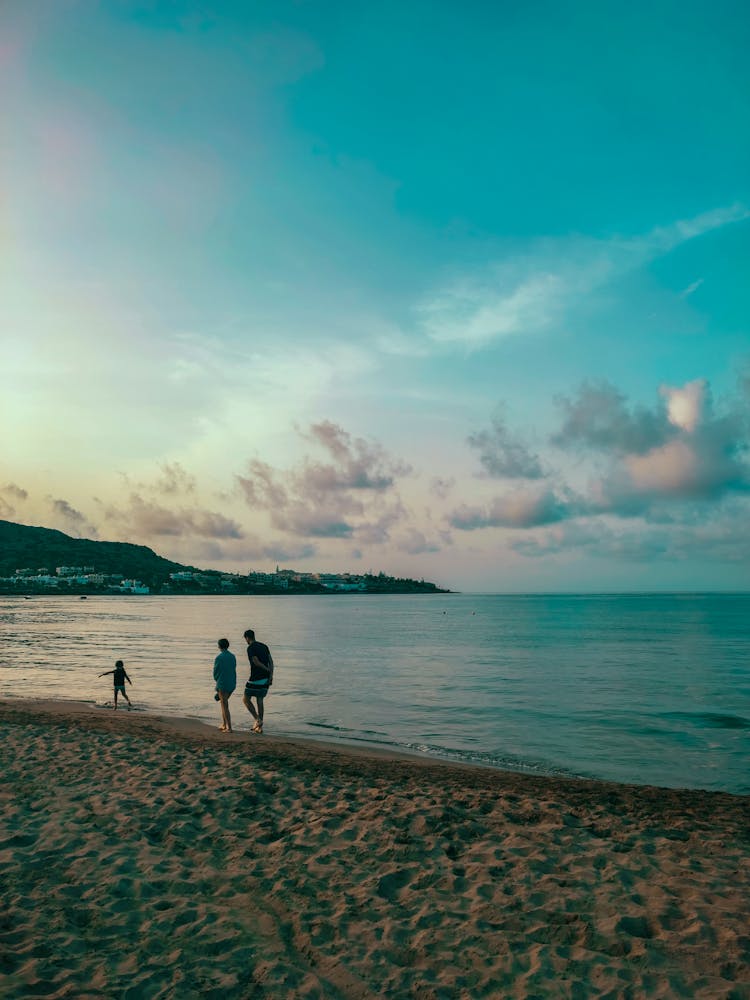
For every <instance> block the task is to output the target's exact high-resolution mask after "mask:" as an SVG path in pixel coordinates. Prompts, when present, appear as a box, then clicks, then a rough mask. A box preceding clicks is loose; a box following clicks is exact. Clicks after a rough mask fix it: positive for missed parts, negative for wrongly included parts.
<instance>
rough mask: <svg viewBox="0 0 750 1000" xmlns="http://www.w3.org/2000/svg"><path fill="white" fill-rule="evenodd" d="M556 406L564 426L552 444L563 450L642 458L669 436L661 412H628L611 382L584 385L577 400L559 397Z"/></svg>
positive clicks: (625, 404) (637, 409) (556, 434)
mask: <svg viewBox="0 0 750 1000" xmlns="http://www.w3.org/2000/svg"><path fill="white" fill-rule="evenodd" d="M557 404H558V407H559V408H560V410H561V411H562V426H561V427H560V429H559V430H558V431H557V432H556V433H554V434H553V435H552V437H551V441H552V444H554V445H557V446H558V447H560V448H581V449H594V450H597V451H603V452H613V453H615V454H629V453H636V454H641V453H644V452H647V451H649V450H650V449H651V448H653V447H655V446H657V445H659V444H661V443H662V442H663V441H664V440H665V438H666V436H667V434H668V427H667V421H666V418H665V416H664V414H663V413H662V412H653V411H650V410H647V409H646V408H645V407H634V408H633V409H632V410H630V409H628V406H627V402H626V399H625V396H624V395H623V394H622V393H621V392H620V391H619V390H618V389H616V388H615V387H614V386H613V385H611V384H610V383H608V382H603V381H602V382H584V383H583V385H581V387H580V388H579V390H578V394H577V396H576V397H574V398H573V399H568V398H567V397H564V396H561V397H558V399H557Z"/></svg>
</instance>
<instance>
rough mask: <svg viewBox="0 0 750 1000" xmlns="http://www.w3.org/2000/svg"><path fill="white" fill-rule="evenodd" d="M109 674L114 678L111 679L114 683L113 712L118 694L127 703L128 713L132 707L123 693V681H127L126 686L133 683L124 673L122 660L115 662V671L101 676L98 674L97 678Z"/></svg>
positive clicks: (106, 671)
mask: <svg viewBox="0 0 750 1000" xmlns="http://www.w3.org/2000/svg"><path fill="white" fill-rule="evenodd" d="M109 674H114V677H113V678H112V679H113V681H114V683H115V712H116V711H117V695H118V694H121V695H122V696H123V698H124V699H125V701H126V702H127V703H128V711H130V709H131V708H132V705H131V703H130V698H128V696H127V694H126V693H125V681H127V682H128V684H132V683H133V682H132V681H131V679H130V678H129V677H128V675H127V674H126V672H125V664H124V663H123V662H122V660H116V661H115V669H114V670H105V671H104V673H103V674H99V676H100V677H107V676H108V675H109Z"/></svg>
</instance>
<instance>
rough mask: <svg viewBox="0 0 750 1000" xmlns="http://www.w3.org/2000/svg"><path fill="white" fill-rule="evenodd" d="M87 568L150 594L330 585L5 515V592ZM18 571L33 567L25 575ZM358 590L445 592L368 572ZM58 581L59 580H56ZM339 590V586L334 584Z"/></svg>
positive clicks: (1, 573) (31, 589)
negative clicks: (233, 568) (249, 572)
mask: <svg viewBox="0 0 750 1000" xmlns="http://www.w3.org/2000/svg"><path fill="white" fill-rule="evenodd" d="M61 566H68V567H81V568H82V569H86V568H88V569H89V570H91V571H93V572H94V573H96V574H101V575H103V576H107V577H109V576H113V575H118V576H119V577H122V578H125V579H127V580H138V581H140V582H141V583H142V584H144V585H145V586H147V587H148V588H149V589H150V591H151V593H172V594H232V593H235V594H280V593H288V594H327V593H331V588H329V587H326V586H324V585H323V584H322V583H319V582H316V581H315V580H310V579H303V580H299V579H296V580H295V579H293V575H292V573H291V571H284V573H283V574H279V575H280V576H285V577H286V579H284V580H283V581H282V582H283V589H282V588H281V587H280V586H279V582H278V581H276V582H272V581H267V582H264V583H260V584H259V583H258V582H257V581H256V580H253V579H252V578H251V577H249V576H244V575H240V574H236V573H235V574H233V573H222V572H220V571H218V570H210V569H197V568H196V567H195V566H184V565H182V564H181V563H177V562H172V561H171V560H170V559H164V558H163V557H162V556H159V555H157V554H156V553H155V552H154V551H153V549H150V548H148V547H147V546H145V545H133V544H132V543H130V542H99V541H93V540H92V539H89V538H71V536H70V535H66V534H64V533H63V532H62V531H55V530H53V529H51V528H38V527H32V526H30V525H26V524H15V523H13V522H12V521H2V520H0V577H7V578H14V579H12V580H11V581H7V582H3V581H2V580H0V593H39V592H46V593H49V591H50V587H49V586H48V585H45V584H44V583H43V582H41V581H35V580H34V579H33V578H32V576H33V575H39V574H45V573H46V574H49V575H50V576H54V575H55V572H56V570H57V568H58V567H61ZM16 570H27V571H31V573H30V574H29V576H28V577H23V578H22V580H20V581H19V580H18V579H17V578H16ZM172 573H178V574H186V575H187V576H188V577H189V579H177V580H173V579H171V577H170V574H172ZM359 579H360V580H361V582H362V583H361V587H360V588H359V589H357V592H358V593H370V594H419V593H422V594H424V593H433V594H434V593H446V591H444V590H441V588H440V587H437V586H436V585H435V584H434V583H429V582H427V581H425V580H410V579H399V578H395V577H391V576H386V575H385V574H384V573H379V574H378V575H377V576H375V575H374V574H365V575H363V576H361V577H360V578H359ZM53 582H54V581H53ZM61 585H64V587H65V589H66V591H67V592H68V593H71V592H73V593H82V594H85V593H92V592H96V591H106V590H108V589H112V588H111V586H109V585H108V584H92V583H90V582H89V583H86V582H83V583H81V584H71V583H70V582H69V581H61ZM334 589H335V588H334Z"/></svg>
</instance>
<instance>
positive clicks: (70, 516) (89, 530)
mask: <svg viewBox="0 0 750 1000" xmlns="http://www.w3.org/2000/svg"><path fill="white" fill-rule="evenodd" d="M47 502H48V503H49V505H50V507H51V508H52V514H53V517H54V519H55V521H56V523H58V524H60V525H61V526H62V527H63V529H64V530H65V531H67V532H71V533H73V534H74V535H77V536H78V537H84V536H85V537H87V538H96V537H97V535H98V532H97V530H96V528H95V527H94V526H93V524H91V523H90V521H89V520H88V518H87V517H86V516H85V515H84V514H82V513H81V512H80V510H76V508H75V507H73V506H72V505H71V504H69V503H68V501H67V500H61V499H54V498H53V497H50V496H48V497H47Z"/></svg>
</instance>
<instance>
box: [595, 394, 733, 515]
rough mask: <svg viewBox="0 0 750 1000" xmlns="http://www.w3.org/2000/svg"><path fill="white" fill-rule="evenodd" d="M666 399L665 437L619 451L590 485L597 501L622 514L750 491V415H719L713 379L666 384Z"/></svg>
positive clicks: (599, 506) (643, 512)
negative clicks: (643, 446)
mask: <svg viewBox="0 0 750 1000" xmlns="http://www.w3.org/2000/svg"><path fill="white" fill-rule="evenodd" d="M660 394H661V395H662V397H663V398H664V399H666V401H667V414H666V417H667V421H668V423H667V434H666V436H665V438H666V439H665V440H663V441H661V442H659V443H657V444H655V445H654V446H653V447H651V448H649V449H648V450H645V451H643V450H636V449H633V450H631V451H630V453H624V454H623V453H619V452H616V453H615V455H614V457H613V460H612V461H611V463H610V467H609V469H608V470H606V471H605V473H604V475H603V476H601V477H600V478H599V479H598V480H596V481H594V483H593V484H592V489H591V497H592V501H593V505H594V506H595V507H598V508H599V510H601V511H611V512H612V513H616V514H620V515H621V516H634V515H638V514H648V513H649V512H650V511H651V510H652V509H654V507H656V506H657V505H665V504H673V503H684V502H706V501H718V500H720V499H721V498H722V497H724V496H727V495H730V494H733V493H744V492H747V491H748V490H750V467H749V466H748V464H747V460H746V457H747V452H748V447H749V446H750V426H749V421H748V414H747V412H746V411H744V410H743V409H741V408H736V407H733V408H729V409H727V410H726V411H725V412H724V413H722V414H719V415H716V414H714V412H713V408H712V406H711V402H710V391H709V386H708V383H707V382H706V381H705V380H703V379H697V380H695V381H693V382H688V383H686V384H685V385H684V386H683V387H682V388H679V389H673V388H670V387H662V388H661V389H660Z"/></svg>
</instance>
